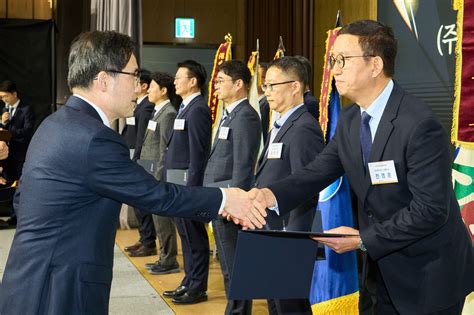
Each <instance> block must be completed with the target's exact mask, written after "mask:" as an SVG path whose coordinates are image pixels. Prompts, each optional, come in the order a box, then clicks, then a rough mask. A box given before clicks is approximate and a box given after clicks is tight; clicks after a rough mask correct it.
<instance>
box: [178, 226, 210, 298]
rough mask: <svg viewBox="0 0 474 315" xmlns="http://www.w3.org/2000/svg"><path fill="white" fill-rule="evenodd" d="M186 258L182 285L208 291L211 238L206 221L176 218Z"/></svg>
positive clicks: (192, 289) (184, 258)
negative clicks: (208, 235) (208, 234)
mask: <svg viewBox="0 0 474 315" xmlns="http://www.w3.org/2000/svg"><path fill="white" fill-rule="evenodd" d="M175 223H176V227H177V229H178V233H179V237H180V238H181V248H182V250H183V260H184V279H183V280H182V281H181V285H184V286H186V287H188V289H189V291H191V292H196V291H207V280H208V276H209V255H210V251H209V239H208V237H207V231H206V227H205V225H204V223H202V222H199V221H194V220H189V219H182V218H175Z"/></svg>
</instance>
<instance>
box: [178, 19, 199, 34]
mask: <svg viewBox="0 0 474 315" xmlns="http://www.w3.org/2000/svg"><path fill="white" fill-rule="evenodd" d="M175 37H176V38H194V19H187V18H176V24H175Z"/></svg>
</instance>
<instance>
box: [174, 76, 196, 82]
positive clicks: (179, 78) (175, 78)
mask: <svg viewBox="0 0 474 315" xmlns="http://www.w3.org/2000/svg"><path fill="white" fill-rule="evenodd" d="M190 78H192V77H174V80H175V81H177V80H181V79H190Z"/></svg>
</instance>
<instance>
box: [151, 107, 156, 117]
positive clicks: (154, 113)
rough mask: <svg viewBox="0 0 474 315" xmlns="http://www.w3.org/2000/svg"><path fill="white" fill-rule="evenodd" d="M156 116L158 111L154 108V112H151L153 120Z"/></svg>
mask: <svg viewBox="0 0 474 315" xmlns="http://www.w3.org/2000/svg"><path fill="white" fill-rule="evenodd" d="M155 115H156V109H154V108H153V111H152V112H151V119H153V117H155Z"/></svg>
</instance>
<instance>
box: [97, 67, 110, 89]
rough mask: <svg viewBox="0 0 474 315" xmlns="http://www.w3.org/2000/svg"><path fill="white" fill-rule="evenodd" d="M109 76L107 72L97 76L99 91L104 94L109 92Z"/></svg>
mask: <svg viewBox="0 0 474 315" xmlns="http://www.w3.org/2000/svg"><path fill="white" fill-rule="evenodd" d="M108 78H109V76H108V74H107V73H106V72H105V71H101V72H99V73H98V74H97V83H98V86H99V89H100V90H101V91H102V92H105V91H106V90H107V80H108Z"/></svg>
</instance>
